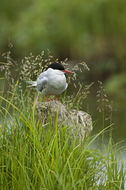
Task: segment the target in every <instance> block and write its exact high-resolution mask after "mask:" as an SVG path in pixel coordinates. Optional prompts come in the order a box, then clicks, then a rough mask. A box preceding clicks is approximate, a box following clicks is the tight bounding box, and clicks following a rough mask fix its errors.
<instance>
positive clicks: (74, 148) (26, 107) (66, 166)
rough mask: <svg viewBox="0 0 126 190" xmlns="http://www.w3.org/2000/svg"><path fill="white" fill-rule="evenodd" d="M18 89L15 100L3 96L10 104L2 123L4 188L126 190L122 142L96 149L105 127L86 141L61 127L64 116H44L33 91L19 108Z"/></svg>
mask: <svg viewBox="0 0 126 190" xmlns="http://www.w3.org/2000/svg"><path fill="white" fill-rule="evenodd" d="M15 90H16V88H15ZM16 93H17V92H16V91H15V92H13V94H12V95H11V97H10V98H9V99H8V98H7V99H5V98H4V97H3V96H0V100H1V101H2V102H6V106H5V107H4V109H3V112H4V117H3V122H2V123H1V125H0V129H1V130H0V189H2V190H6V189H10V190H11V189H12V190H15V189H16V190H20V189H24V190H25V189H29V190H34V189H37V190H41V189H52V190H55V189H59V190H61V189H64V190H72V189H74V190H78V189H85V190H86V189H87V190H88V189H96V190H99V189H103V190H106V188H107V189H115V190H116V189H124V183H125V176H126V173H125V170H124V165H123V162H122V161H118V160H117V153H118V152H119V150H118V145H115V146H112V143H111V139H110V143H109V145H108V147H107V148H106V149H104V150H105V151H104V152H101V151H100V150H98V149H95V148H91V145H92V144H94V142H95V140H96V139H97V138H98V137H99V136H100V135H101V134H102V133H104V131H105V129H104V130H103V131H101V132H100V133H99V134H97V135H95V136H94V137H90V138H89V139H86V141H84V142H81V143H80V142H79V141H78V138H72V136H71V131H70V129H69V130H68V128H67V127H66V126H58V124H57V119H58V117H57V118H56V122H55V123H53V122H52V119H51V118H49V119H48V122H47V123H44V120H43V119H41V120H39V119H38V118H37V117H36V114H35V113H36V106H35V103H33V100H31V99H30V98H29V94H27V95H26V94H24V95H22V96H21V98H19V100H18V102H19V103H18V107H17V106H15V100H14V96H16ZM1 105H2V104H1ZM10 110H11V111H10ZM57 116H58V115H57Z"/></svg>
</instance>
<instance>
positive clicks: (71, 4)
mask: <svg viewBox="0 0 126 190" xmlns="http://www.w3.org/2000/svg"><path fill="white" fill-rule="evenodd" d="M0 4H1V5H0V52H1V54H2V53H3V52H6V51H7V50H8V44H9V43H12V44H13V46H14V48H13V56H14V58H15V59H21V58H22V57H24V56H26V55H28V54H29V52H33V53H34V54H39V53H40V52H41V51H42V50H47V49H49V50H50V51H51V52H52V53H53V54H54V55H55V56H57V57H59V58H60V59H64V58H66V57H68V58H69V59H70V60H71V61H73V62H78V61H83V60H84V61H86V62H87V63H88V65H89V67H90V68H91V70H90V72H88V74H86V75H87V76H86V79H85V80H87V81H97V80H101V81H104V84H105V87H106V89H107V93H108V94H109V95H110V96H111V100H112V102H114V103H113V105H114V106H115V107H114V109H115V110H116V114H115V119H117V120H118V125H120V126H119V129H120V136H123V137H124V134H125V135H126V130H125V128H124V127H125V122H126V119H125V112H126V103H125V101H126V63H125V60H126V1H125V0H88V1H87V0H71V1H68V0H64V1H60V0H53V1H51V0H43V1H42V0H36V1H34V0H13V1H12V2H11V1H10V2H9V1H8V0H1V3H0ZM2 60H3V58H2V57H1V60H0V61H2ZM94 110H95V108H94ZM117 110H118V111H117ZM124 131H125V133H124ZM118 132H119V131H117V134H118Z"/></svg>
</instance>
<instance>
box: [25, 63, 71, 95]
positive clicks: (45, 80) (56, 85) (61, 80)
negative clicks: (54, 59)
mask: <svg viewBox="0 0 126 190" xmlns="http://www.w3.org/2000/svg"><path fill="white" fill-rule="evenodd" d="M65 73H72V72H71V71H69V70H66V69H65V68H64V66H63V65H62V64H59V63H52V64H51V65H49V66H48V68H47V70H46V71H44V72H42V73H41V74H40V75H39V77H38V79H37V80H36V81H28V83H29V84H30V86H35V87H37V90H38V91H40V92H41V94H42V95H45V96H49V95H58V94H61V93H62V92H64V91H65V90H66V89H67V87H68V84H67V82H66V77H65Z"/></svg>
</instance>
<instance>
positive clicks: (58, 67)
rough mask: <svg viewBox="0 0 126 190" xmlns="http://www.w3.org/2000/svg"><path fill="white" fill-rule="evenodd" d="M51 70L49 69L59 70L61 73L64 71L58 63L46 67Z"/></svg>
mask: <svg viewBox="0 0 126 190" xmlns="http://www.w3.org/2000/svg"><path fill="white" fill-rule="evenodd" d="M49 68H51V69H56V70H61V71H64V70H65V68H64V66H63V65H62V64H60V63H52V64H50V65H49V66H48V69H49Z"/></svg>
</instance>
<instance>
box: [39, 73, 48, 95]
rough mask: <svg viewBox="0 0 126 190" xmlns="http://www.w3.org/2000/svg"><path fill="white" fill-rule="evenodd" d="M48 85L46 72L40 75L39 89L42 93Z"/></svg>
mask: <svg viewBox="0 0 126 190" xmlns="http://www.w3.org/2000/svg"><path fill="white" fill-rule="evenodd" d="M47 83H48V78H47V75H46V72H43V73H41V74H40V75H39V77H38V79H37V89H38V90H39V91H40V92H42V91H43V89H45V88H46V85H47Z"/></svg>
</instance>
